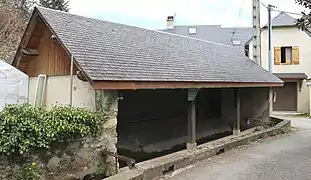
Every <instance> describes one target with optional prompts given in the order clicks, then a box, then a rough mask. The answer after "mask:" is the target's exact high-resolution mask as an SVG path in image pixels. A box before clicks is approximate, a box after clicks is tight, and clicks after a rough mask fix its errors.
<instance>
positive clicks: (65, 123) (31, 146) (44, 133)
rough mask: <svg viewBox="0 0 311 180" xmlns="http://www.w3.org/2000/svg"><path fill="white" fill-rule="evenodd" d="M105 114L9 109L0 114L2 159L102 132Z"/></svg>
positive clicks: (64, 108) (25, 106)
mask: <svg viewBox="0 0 311 180" xmlns="http://www.w3.org/2000/svg"><path fill="white" fill-rule="evenodd" d="M106 119H107V115H105V113H104V112H103V111H102V112H100V113H98V112H97V111H92V110H87V109H84V108H77V107H69V106H55V107H53V108H52V109H51V110H48V109H47V108H45V107H33V106H31V105H28V104H23V105H9V106H7V107H6V108H5V109H4V110H3V111H2V112H1V113H0V155H6V156H11V155H25V154H27V153H28V152H31V151H32V150H35V149H50V148H51V147H52V146H53V144H55V143H60V142H66V141H70V140H74V139H77V138H81V137H85V136H88V135H91V136H96V135H98V134H99V133H100V132H101V127H102V126H101V124H102V123H103V122H105V121H106Z"/></svg>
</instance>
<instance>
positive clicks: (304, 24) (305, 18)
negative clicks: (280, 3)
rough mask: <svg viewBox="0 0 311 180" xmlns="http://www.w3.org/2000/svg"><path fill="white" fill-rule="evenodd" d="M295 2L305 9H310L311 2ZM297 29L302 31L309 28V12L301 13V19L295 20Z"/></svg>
mask: <svg viewBox="0 0 311 180" xmlns="http://www.w3.org/2000/svg"><path fill="white" fill-rule="evenodd" d="M295 2H296V3H297V4H299V5H301V6H303V7H305V8H308V9H311V0H295ZM297 25H298V28H300V29H302V30H304V29H305V28H310V27H311V12H309V13H305V12H302V17H301V18H300V19H298V20H297Z"/></svg>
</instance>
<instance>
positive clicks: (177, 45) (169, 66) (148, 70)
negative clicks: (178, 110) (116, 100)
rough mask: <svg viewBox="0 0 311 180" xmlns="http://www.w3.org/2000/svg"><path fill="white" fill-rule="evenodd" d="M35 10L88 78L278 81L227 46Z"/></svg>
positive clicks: (65, 14) (56, 12)
mask: <svg viewBox="0 0 311 180" xmlns="http://www.w3.org/2000/svg"><path fill="white" fill-rule="evenodd" d="M38 9H39V12H40V14H42V16H43V17H44V19H45V20H46V21H47V23H48V24H49V26H50V27H51V28H52V29H53V31H54V32H55V34H56V36H58V37H59V39H60V40H61V42H62V43H63V44H64V46H65V47H66V48H67V49H68V50H69V51H70V52H72V53H73V55H74V57H75V60H76V62H77V63H78V64H79V65H80V66H81V68H83V70H84V71H85V73H86V74H87V75H88V76H89V77H90V78H91V79H92V80H118V81H191V82H273V83H275V82H276V83H281V82H282V81H281V80H279V79H278V78H277V77H275V76H274V75H272V74H270V73H269V72H267V71H266V70H264V69H263V68H262V67H260V66H259V65H257V64H255V63H254V62H253V61H251V60H249V59H248V58H246V57H244V56H241V55H239V54H238V53H236V50H235V49H233V48H231V47H229V46H226V45H220V44H217V43H212V42H207V41H203V40H198V39H194V38H187V37H183V36H180V35H174V34H170V33H165V32H160V31H153V30H147V29H143V28H138V27H133V26H128V25H123V24H117V23H112V22H107V21H102V20H97V19H91V18H87V17H82V16H78V15H73V14H69V13H65V12H59V11H55V10H49V9H45V8H38Z"/></svg>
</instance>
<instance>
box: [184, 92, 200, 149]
mask: <svg viewBox="0 0 311 180" xmlns="http://www.w3.org/2000/svg"><path fill="white" fill-rule="evenodd" d="M197 93H198V89H189V90H188V142H187V149H193V148H194V147H196V145H197V143H196V107H195V98H196V95H197Z"/></svg>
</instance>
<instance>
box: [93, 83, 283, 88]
mask: <svg viewBox="0 0 311 180" xmlns="http://www.w3.org/2000/svg"><path fill="white" fill-rule="evenodd" d="M283 83H284V82H160V81H152V82H151V81H149V82H148V81H147V82H146V81H93V83H92V85H93V87H94V89H96V90H99V89H100V90H127V89H182V88H237V87H240V88H244V87H280V86H283Z"/></svg>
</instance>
